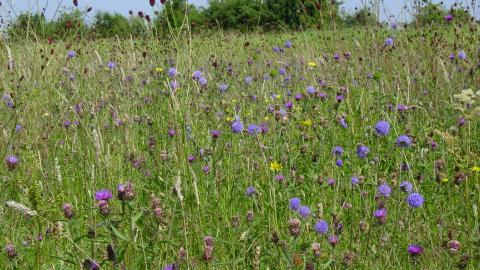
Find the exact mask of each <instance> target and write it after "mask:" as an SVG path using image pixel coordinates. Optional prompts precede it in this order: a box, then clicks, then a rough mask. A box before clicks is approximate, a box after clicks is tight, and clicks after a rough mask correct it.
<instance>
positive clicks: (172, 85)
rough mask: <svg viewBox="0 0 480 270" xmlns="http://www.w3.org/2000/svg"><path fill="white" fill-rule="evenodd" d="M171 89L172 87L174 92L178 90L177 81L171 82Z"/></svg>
mask: <svg viewBox="0 0 480 270" xmlns="http://www.w3.org/2000/svg"><path fill="white" fill-rule="evenodd" d="M170 87H171V88H172V89H173V90H175V89H177V88H178V83H177V81H171V82H170Z"/></svg>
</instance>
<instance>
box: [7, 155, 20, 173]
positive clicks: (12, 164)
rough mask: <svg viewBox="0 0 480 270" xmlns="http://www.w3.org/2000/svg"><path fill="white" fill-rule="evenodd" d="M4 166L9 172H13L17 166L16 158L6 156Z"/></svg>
mask: <svg viewBox="0 0 480 270" xmlns="http://www.w3.org/2000/svg"><path fill="white" fill-rule="evenodd" d="M5 164H7V167H8V169H9V170H13V169H15V168H16V167H17V165H18V158H17V157H16V156H8V157H7V158H6V159H5Z"/></svg>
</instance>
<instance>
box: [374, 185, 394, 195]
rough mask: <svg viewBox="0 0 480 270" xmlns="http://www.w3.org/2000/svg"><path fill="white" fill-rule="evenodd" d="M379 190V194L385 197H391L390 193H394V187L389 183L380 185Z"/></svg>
mask: <svg viewBox="0 0 480 270" xmlns="http://www.w3.org/2000/svg"><path fill="white" fill-rule="evenodd" d="M377 191H378V194H379V195H380V196H383V197H389V196H390V193H392V189H391V188H390V187H389V186H388V185H387V184H383V185H380V186H379V187H378V188H377Z"/></svg>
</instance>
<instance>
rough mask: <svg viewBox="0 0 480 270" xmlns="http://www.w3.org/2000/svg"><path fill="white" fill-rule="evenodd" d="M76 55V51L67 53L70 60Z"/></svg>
mask: <svg viewBox="0 0 480 270" xmlns="http://www.w3.org/2000/svg"><path fill="white" fill-rule="evenodd" d="M75 55H76V53H75V51H68V52H67V56H68V58H73V57H75Z"/></svg>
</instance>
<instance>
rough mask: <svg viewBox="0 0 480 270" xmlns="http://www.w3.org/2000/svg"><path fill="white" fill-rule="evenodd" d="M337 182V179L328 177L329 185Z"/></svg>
mask: <svg viewBox="0 0 480 270" xmlns="http://www.w3.org/2000/svg"><path fill="white" fill-rule="evenodd" d="M335 183H336V181H335V179H333V178H328V180H327V184H328V185H329V186H331V187H332V186H334V185H335Z"/></svg>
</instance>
